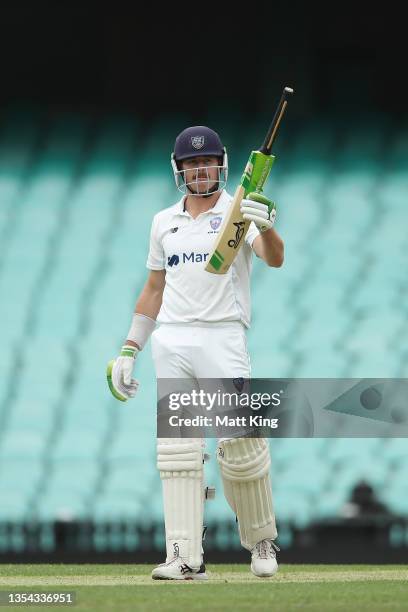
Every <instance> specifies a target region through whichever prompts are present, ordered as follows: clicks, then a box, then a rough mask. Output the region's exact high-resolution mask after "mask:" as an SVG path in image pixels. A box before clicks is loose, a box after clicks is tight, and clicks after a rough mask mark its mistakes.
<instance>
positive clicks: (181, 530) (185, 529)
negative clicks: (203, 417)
mask: <svg viewBox="0 0 408 612" xmlns="http://www.w3.org/2000/svg"><path fill="white" fill-rule="evenodd" d="M157 467H158V469H159V471H160V478H161V479H162V485H163V501H164V522H165V528H166V550H167V559H166V562H167V563H168V562H169V561H170V560H171V559H173V558H174V557H175V556H180V557H182V558H183V560H184V561H185V563H187V565H189V566H190V567H191V568H192V569H199V567H200V566H201V563H202V532H203V515H204V494H205V493H204V469H203V442H202V440H201V439H191V438H186V439H180V438H176V439H172V438H160V439H158V444H157Z"/></svg>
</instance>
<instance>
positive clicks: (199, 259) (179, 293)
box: [146, 190, 260, 327]
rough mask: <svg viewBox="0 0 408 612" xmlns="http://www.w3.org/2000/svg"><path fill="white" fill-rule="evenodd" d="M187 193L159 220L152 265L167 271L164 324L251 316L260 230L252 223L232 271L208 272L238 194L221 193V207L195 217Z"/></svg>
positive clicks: (155, 224)
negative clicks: (188, 208) (252, 277)
mask: <svg viewBox="0 0 408 612" xmlns="http://www.w3.org/2000/svg"><path fill="white" fill-rule="evenodd" d="M184 200H185V196H183V198H182V199H181V200H179V202H177V204H174V205H173V206H169V207H168V208H165V209H164V210H161V211H160V212H159V213H157V214H156V215H155V216H154V218H153V223H152V229H151V234H150V250H149V255H148V258H147V263H146V266H147V268H149V269H150V270H163V269H165V270H166V284H165V288H164V292H163V302H162V306H161V308H160V312H159V314H158V317H157V321H158V322H159V323H191V322H196V321H204V322H217V321H218V322H220V321H242V323H243V324H244V325H245V327H249V325H250V320H251V304H250V273H251V268H252V243H253V241H254V239H255V238H256V236H258V235H259V233H260V232H259V230H258V228H257V227H256V225H255V223H253V222H251V224H250V226H249V230H248V232H247V234H246V236H245V242H244V244H243V245H242V247H241V249H240V250H239V252H238V255H237V257H236V258H235V261H234V263H233V264H232V266H231V267H230V269H229V270H228V272H227V273H226V274H211V273H210V272H206V271H205V265H206V262H207V261H208V260H209V256H210V253H211V251H212V247H213V244H214V241H215V239H216V238H217V235H218V232H219V229H220V226H221V223H222V221H223V219H224V216H225V213H226V211H227V210H228V208H229V205H230V203H231V200H232V196H231V195H230V194H229V193H227V192H226V191H225V190H223V191H222V192H221V195H220V197H219V198H218V200H217V202H216V204H215V206H214V207H213V208H211V209H210V210H208V211H206V212H204V213H200V214H199V215H198V217H196V218H195V219H193V217H191V215H190V214H189V213H188V212H187V211H184Z"/></svg>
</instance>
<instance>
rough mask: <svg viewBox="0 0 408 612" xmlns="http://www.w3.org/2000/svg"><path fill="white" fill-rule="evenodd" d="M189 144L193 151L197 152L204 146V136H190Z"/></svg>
mask: <svg viewBox="0 0 408 612" xmlns="http://www.w3.org/2000/svg"><path fill="white" fill-rule="evenodd" d="M191 144H192V145H193V149H196V150H197V151H198V150H199V149H202V148H203V146H204V136H192V137H191Z"/></svg>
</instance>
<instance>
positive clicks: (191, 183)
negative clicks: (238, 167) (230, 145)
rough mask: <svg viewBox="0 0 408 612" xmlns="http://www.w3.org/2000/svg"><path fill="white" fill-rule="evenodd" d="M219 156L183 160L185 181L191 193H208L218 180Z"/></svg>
mask: <svg viewBox="0 0 408 612" xmlns="http://www.w3.org/2000/svg"><path fill="white" fill-rule="evenodd" d="M218 165H219V161H218V158H217V157H194V158H192V159H185V160H184V161H183V162H182V167H181V169H182V170H185V182H186V183H187V185H188V188H189V190H190V192H191V193H208V192H209V191H210V190H211V189H212V188H213V187H214V186H215V185H216V183H217V182H218V180H219V179H218Z"/></svg>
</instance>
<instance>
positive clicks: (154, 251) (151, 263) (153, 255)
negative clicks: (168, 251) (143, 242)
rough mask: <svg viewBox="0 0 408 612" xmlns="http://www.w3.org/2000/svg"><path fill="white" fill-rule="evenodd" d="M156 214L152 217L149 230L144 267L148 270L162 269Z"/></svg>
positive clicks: (161, 251)
mask: <svg viewBox="0 0 408 612" xmlns="http://www.w3.org/2000/svg"><path fill="white" fill-rule="evenodd" d="M157 226H158V223H157V215H155V216H154V217H153V223H152V229H151V231H150V247H149V255H148V257H147V262H146V267H147V268H149V270H164V268H165V264H164V251H163V246H162V243H161V240H160V236H159V234H158V227H157Z"/></svg>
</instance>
